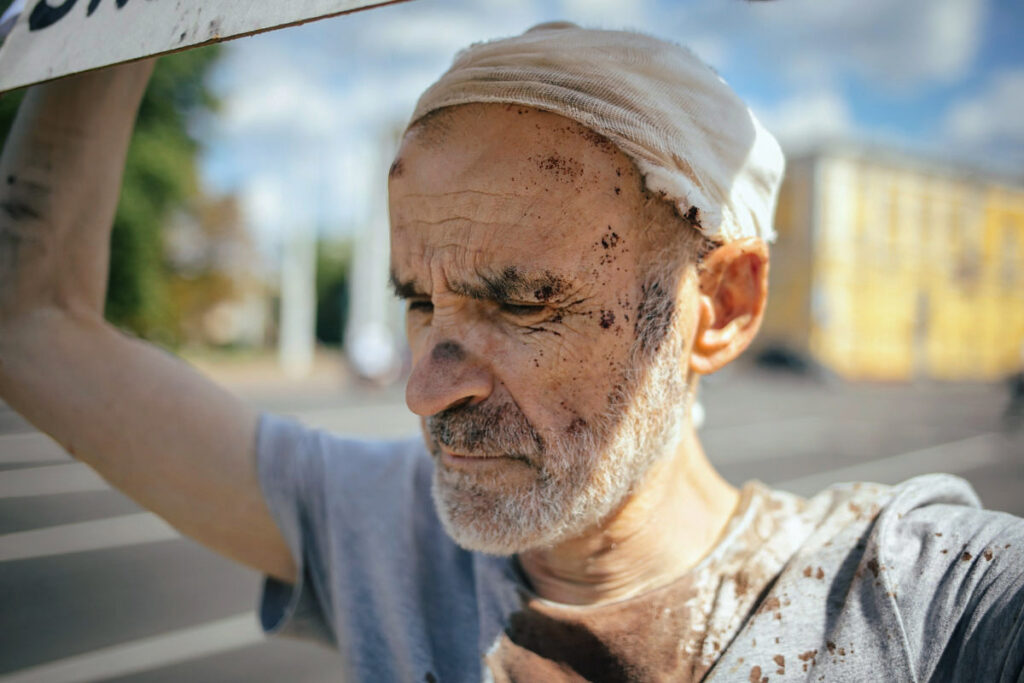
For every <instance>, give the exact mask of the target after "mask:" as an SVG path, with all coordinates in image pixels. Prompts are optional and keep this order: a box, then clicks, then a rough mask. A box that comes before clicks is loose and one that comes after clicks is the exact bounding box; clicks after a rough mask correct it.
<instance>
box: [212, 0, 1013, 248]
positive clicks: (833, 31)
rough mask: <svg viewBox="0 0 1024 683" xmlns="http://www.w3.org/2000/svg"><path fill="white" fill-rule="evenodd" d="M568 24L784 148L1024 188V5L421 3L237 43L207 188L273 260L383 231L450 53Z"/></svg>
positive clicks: (886, 0) (219, 86) (976, 1)
mask: <svg viewBox="0 0 1024 683" xmlns="http://www.w3.org/2000/svg"><path fill="white" fill-rule="evenodd" d="M563 19H567V20H570V21H574V22H576V23H578V24H580V25H584V26H593V27H599V28H630V29H635V30H641V31H644V32H647V33H651V34H653V35H656V36H658V37H661V38H664V39H667V40H671V41H673V42H676V43H680V44H683V45H687V46H689V47H690V48H691V49H693V50H694V52H696V53H697V54H698V55H699V56H700V57H702V58H703V59H704V60H705V61H707V62H708V63H709V64H710V65H711V66H713V67H714V68H715V69H716V70H717V71H718V72H719V73H720V74H721V75H722V77H723V78H724V79H725V80H726V81H727V82H728V83H729V84H730V85H731V86H732V87H733V88H734V89H735V90H736V91H737V93H738V94H739V95H740V96H741V97H742V98H743V99H744V100H746V102H747V103H748V104H749V105H750V106H751V108H752V109H753V111H754V112H755V114H756V115H757V116H758V118H759V119H760V120H761V121H762V122H763V123H764V124H765V126H766V127H767V128H768V129H769V130H770V131H772V132H773V133H775V134H776V136H777V137H778V138H779V139H780V141H781V142H782V144H783V148H784V149H787V150H799V149H802V148H806V147H809V146H813V145H814V144H815V143H817V142H819V141H823V140H849V141H854V142H858V141H859V142H866V143H869V144H872V145H884V146H887V147H893V148H896V149H897V150H902V151H904V152H909V153H912V154H915V155H921V156H923V157H924V158H926V159H936V160H943V161H956V162H962V163H966V164H970V165H971V166H972V167H981V168H984V169H989V170H992V171H994V172H997V173H1000V174H1002V175H1007V176H1010V177H1015V178H1018V179H1020V182H1022V183H1024V113H1022V112H1024V39H1022V38H1021V35H1022V34H1024V3H1022V2H1020V0H773V1H771V2H763V1H755V2H747V1H746V0H692V1H685V0H676V1H674V2H670V1H668V0H629V1H628V2H622V0H411V1H409V2H403V3H398V4H395V5H390V6H385V7H379V8H375V9H372V10H369V11H363V12H357V13H354V14H351V15H347V16H342V17H338V18H334V19H328V20H323V21H318V22H313V23H310V24H306V25H304V26H300V27H294V28H289V29H283V30H279V31H273V32H270V33H266V34H262V35H259V36H254V37H251V38H244V39H240V40H236V41H232V42H230V43H227V44H226V45H225V52H224V58H223V60H222V62H221V63H220V65H219V66H218V67H217V69H216V71H215V72H214V74H213V75H212V79H211V82H212V85H213V86H214V88H215V90H216V91H217V92H218V93H219V94H220V96H221V97H222V98H223V107H222V108H221V110H220V112H219V113H218V114H217V115H216V116H215V117H213V118H211V119H208V120H205V121H201V122H199V123H198V124H197V131H198V132H199V134H200V136H201V138H202V139H203V141H204V147H205V152H204V155H203V161H202V168H203V177H204V178H205V180H206V183H207V185H208V186H209V188H210V189H211V190H212V191H215V192H237V193H238V194H239V195H240V196H241V197H242V198H243V205H244V206H245V207H246V214H247V216H248V217H249V221H250V223H251V226H252V229H253V230H254V233H255V234H256V236H257V237H258V239H259V242H260V243H261V244H262V245H264V246H268V245H269V246H273V245H274V244H280V240H281V238H282V237H281V236H282V235H285V234H287V233H288V226H289V225H290V224H294V223H296V222H305V223H306V224H308V225H314V226H315V227H316V229H318V230H320V231H321V232H323V233H326V234H344V233H346V232H351V231H353V230H355V229H357V228H358V227H359V226H362V225H366V224H367V223H368V222H374V221H380V220H382V217H383V215H384V214H383V213H382V209H381V207H382V206H383V202H384V183H385V176H386V170H387V165H388V164H389V163H390V155H391V154H392V150H393V144H394V140H395V139H396V137H397V133H398V132H399V131H400V130H401V129H402V128H403V127H404V125H405V123H406V122H407V119H408V116H409V114H410V113H411V111H412V108H413V106H414V104H415V102H416V99H417V97H418V96H419V94H420V93H421V92H422V91H423V90H424V89H425V88H426V87H427V86H428V85H430V84H431V83H432V82H433V81H434V80H436V78H437V77H438V76H440V74H441V73H443V72H444V71H445V69H447V67H448V66H449V65H450V64H451V60H452V57H453V56H454V54H455V53H456V52H457V51H458V50H459V49H460V48H462V47H465V46H467V45H469V44H470V43H473V42H477V41H481V40H487V39H490V38H497V37H503V36H508V35H514V34H517V33H520V32H522V31H524V30H526V29H527V28H529V27H530V26H533V25H534V24H537V23H540V22H544V21H552V20H563Z"/></svg>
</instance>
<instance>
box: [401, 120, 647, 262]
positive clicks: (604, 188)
mask: <svg viewBox="0 0 1024 683" xmlns="http://www.w3.org/2000/svg"><path fill="white" fill-rule="evenodd" d="M642 202H643V196H642V189H641V183H640V178H639V175H638V174H637V172H636V170H635V167H634V165H633V163H632V161H631V160H630V159H629V157H627V156H626V155H625V154H623V153H622V152H621V151H620V150H619V149H618V148H617V147H615V145H613V144H612V143H610V142H609V141H608V140H607V139H605V138H604V137H602V136H600V135H598V134H596V133H594V132H593V131H591V130H589V129H587V128H585V127H584V126H582V125H580V124H578V123H576V122H575V121H571V120H569V119H566V118H564V117H561V116H558V115H556V114H551V113H548V112H542V111H538V110H535V109H531V108H528V107H520V106H510V105H504V104H473V105H463V106H460V107H454V108H452V109H450V110H445V111H443V112H442V113H441V114H440V115H434V116H432V117H430V119H429V120H428V121H426V122H423V123H421V124H418V125H414V126H413V127H412V128H411V129H410V131H409V132H408V134H407V135H406V136H405V138H404V140H403V144H402V145H401V148H400V149H399V152H398V155H397V157H396V159H395V162H394V164H393V166H392V169H391V174H390V179H389V205H390V215H391V229H392V259H393V263H392V266H393V269H395V270H401V269H402V268H405V267H408V266H411V265H413V264H414V262H415V260H416V259H417V258H424V257H425V256H427V255H429V254H433V253H434V252H436V250H438V249H449V250H452V252H453V253H457V252H459V251H460V247H461V248H462V249H466V248H468V250H469V251H470V252H472V254H473V258H476V259H483V260H486V258H487V256H488V255H493V256H494V258H495V259H499V260H500V259H501V258H504V259H505V260H509V259H512V258H515V257H518V258H522V257H527V256H529V255H532V257H533V258H534V259H535V260H537V261H545V260H551V259H554V260H564V258H565V256H566V255H571V254H574V253H578V250H579V249H580V248H581V247H582V246H584V245H585V244H589V243H593V241H594V240H595V235H600V234H601V233H602V232H605V231H607V230H609V229H611V231H612V232H616V233H617V234H620V235H621V234H625V233H626V232H628V231H630V230H632V229H634V226H633V223H635V222H636V221H637V220H638V217H639V209H640V207H641V206H642ZM598 239H599V238H598ZM463 257H464V258H468V257H469V255H468V254H466V255H464V256H463ZM495 265H496V266H497V265H498V264H495Z"/></svg>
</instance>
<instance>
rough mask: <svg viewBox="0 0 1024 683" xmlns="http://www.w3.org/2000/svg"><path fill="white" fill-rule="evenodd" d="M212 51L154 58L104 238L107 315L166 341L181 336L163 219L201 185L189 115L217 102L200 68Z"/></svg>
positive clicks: (208, 62)
mask: <svg viewBox="0 0 1024 683" xmlns="http://www.w3.org/2000/svg"><path fill="white" fill-rule="evenodd" d="M218 52H219V49H218V46H211V47H206V48H201V49H196V50H189V51H187V52H180V53H178V54H175V55H170V56H168V57H164V58H162V59H160V61H158V62H157V65H156V68H155V69H154V72H153V78H152V80H151V81H150V83H149V87H148V88H147V89H146V94H145V97H144V98H143V100H142V104H141V105H140V107H139V117H138V121H137V122H136V125H135V134H134V135H133V137H132V143H131V146H130V147H129V149H128V158H127V161H126V165H125V174H124V185H123V188H122V191H121V201H120V203H119V204H118V208H117V216H116V217H115V219H114V229H113V232H112V234H111V238H110V276H109V278H108V282H107V305H106V316H107V319H108V320H110V321H111V322H112V323H114V324H116V325H119V326H121V327H124V328H126V329H129V330H131V331H132V332H134V333H136V334H138V335H139V336H141V337H145V338H147V339H151V340H154V341H158V342H161V343H163V344H167V345H171V346H173V345H175V344H177V343H178V341H180V339H179V334H178V327H177V324H176V320H175V317H176V316H175V311H174V309H173V306H172V303H171V298H170V293H169V289H168V281H169V277H170V273H169V272H168V268H167V267H166V265H165V263H164V259H163V245H162V241H161V227H162V226H163V224H164V222H165V221H166V220H167V218H168V217H169V215H170V214H171V213H172V211H173V210H174V209H175V208H177V207H180V206H183V205H185V204H187V203H188V202H189V201H190V200H192V199H195V198H196V196H197V195H198V193H199V189H198V181H197V169H196V156H197V153H198V145H197V143H196V141H195V140H194V139H193V138H192V137H191V136H190V135H189V132H188V120H189V117H190V116H192V115H193V114H195V113H198V112H199V111H202V110H212V109H214V108H215V106H216V103H215V100H214V98H213V96H212V94H211V93H210V91H209V90H208V89H207V88H206V86H205V84H204V76H205V74H206V73H207V72H208V70H209V68H210V67H211V66H212V64H213V62H214V60H216V58H217V54H218Z"/></svg>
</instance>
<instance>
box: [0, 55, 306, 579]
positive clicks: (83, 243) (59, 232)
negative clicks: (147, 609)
mask: <svg viewBox="0 0 1024 683" xmlns="http://www.w3.org/2000/svg"><path fill="white" fill-rule="evenodd" d="M152 68H153V63H152V61H145V62H137V63H134V64H128V65H122V66H118V67H114V68H111V69H105V70H102V71H97V72H93V73H89V74H85V75H82V76H75V77H71V78H67V79H63V80H60V81H55V82H51V83H47V84H44V85H42V86H37V87H34V88H32V89H31V90H30V91H29V92H28V94H27V95H26V97H25V100H24V103H23V104H22V106H21V109H20V111H19V112H18V116H17V119H16V121H15V123H14V127H13V128H12V130H11V135H10V137H9V138H8V142H7V144H6V146H5V148H4V150H3V155H2V157H0V396H2V397H3V398H4V400H6V401H7V402H8V403H9V404H10V405H11V407H13V408H14V409H15V410H17V411H19V412H20V413H22V414H23V415H24V416H25V417H26V418H28V420H29V421H31V422H32V423H33V424H34V425H36V426H37V427H38V428H39V429H41V430H42V431H44V432H46V433H48V434H50V435H51V436H52V437H53V438H54V439H56V440H57V441H58V442H59V443H60V444H61V445H63V446H64V448H66V449H67V450H68V452H69V453H71V454H72V455H73V456H75V457H76V458H78V459H80V460H82V461H83V462H85V463H87V464H89V465H90V466H92V467H93V468H95V469H96V470H97V471H98V472H99V473H100V474H101V475H103V477H104V478H105V479H107V480H108V481H109V482H110V483H111V484H112V485H114V486H116V487H117V488H119V489H121V490H122V491H124V492H125V493H127V494H128V495H129V496H131V497H132V498H133V499H135V500H136V501H137V502H139V503H140V504H141V505H143V506H145V507H147V508H149V509H150V510H153V511H154V512H156V513H157V514H159V515H161V516H162V517H164V518H165V519H167V521H169V522H170V523H171V524H172V525H174V526H175V527H177V528H178V529H179V530H180V531H182V532H183V533H185V534H187V535H189V536H192V537H193V538H195V539H196V540H198V541H200V542H202V543H204V544H205V545H208V546H210V547H211V548H213V549H214V550H217V551H218V552H221V553H223V554H225V555H227V556H229V557H231V558H233V559H236V560H238V561H240V562H243V563H245V564H247V565H250V566H252V567H254V568H256V569H259V570H261V571H263V572H266V573H268V574H271V575H273V576H276V577H278V578H280V579H283V580H285V581H293V580H294V578H295V573H296V570H295V566H294V563H293V562H292V559H291V555H290V553H289V551H288V547H287V545H286V544H285V542H284V539H283V537H282V536H281V533H280V531H279V530H278V529H277V526H276V525H275V524H274V521H273V519H272V518H271V517H270V514H269V511H268V510H267V507H266V504H265V503H264V501H263V497H262V494H261V492H260V487H259V481H258V478H257V475H256V468H255V458H254V452H255V432H256V421H257V416H256V414H255V412H254V410H253V409H252V408H250V407H249V406H247V405H246V404H244V403H243V402H241V401H240V400H238V399H237V398H236V397H234V396H232V395H231V394H230V393H228V392H226V391H224V390H223V389H221V388H219V387H217V386H216V385H214V384H213V383H211V382H209V381H208V380H207V379H205V378H203V377H202V376H201V375H199V374H198V373H196V372H195V371H193V370H192V369H191V368H189V367H188V366H187V365H185V364H184V363H182V362H180V361H178V360H177V359H175V358H173V357H171V356H169V355H167V354H166V353H164V352H162V351H160V350H159V349H156V348H153V347H151V346H149V345H147V344H144V343H142V342H140V341H138V340H136V339H132V338H130V337H128V336H126V335H124V334H122V333H121V332H119V331H118V330H116V329H115V328H113V327H112V326H110V325H109V324H107V323H106V322H105V321H104V319H103V302H104V298H105V289H106V281H107V266H108V256H109V241H110V229H111V225H112V223H113V217H114V212H115V210H116V207H117V198H118V195H119V191H120V184H121V175H122V172H123V168H124V159H125V154H126V152H127V148H128V141H129V139H130V137H131V128H132V123H133V121H134V118H135V114H136V111H137V109H138V106H139V102H140V101H141V98H142V94H143V92H144V91H145V85H146V82H147V80H148V78H149V74H150V73H151V71H152Z"/></svg>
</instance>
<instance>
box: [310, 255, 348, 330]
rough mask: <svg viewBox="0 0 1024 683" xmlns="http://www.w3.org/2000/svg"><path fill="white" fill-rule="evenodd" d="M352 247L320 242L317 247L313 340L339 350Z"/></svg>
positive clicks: (345, 312)
mask: <svg viewBox="0 0 1024 683" xmlns="http://www.w3.org/2000/svg"><path fill="white" fill-rule="evenodd" d="M351 260H352V245H351V243H350V242H348V241H343V240H337V241H328V240H320V241H319V242H317V245H316V338H317V341H319V342H320V343H321V344H326V345H328V346H341V342H342V338H343V335H344V334H345V323H346V321H347V320H348V276H349V270H350V269H349V265H350V263H351Z"/></svg>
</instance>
